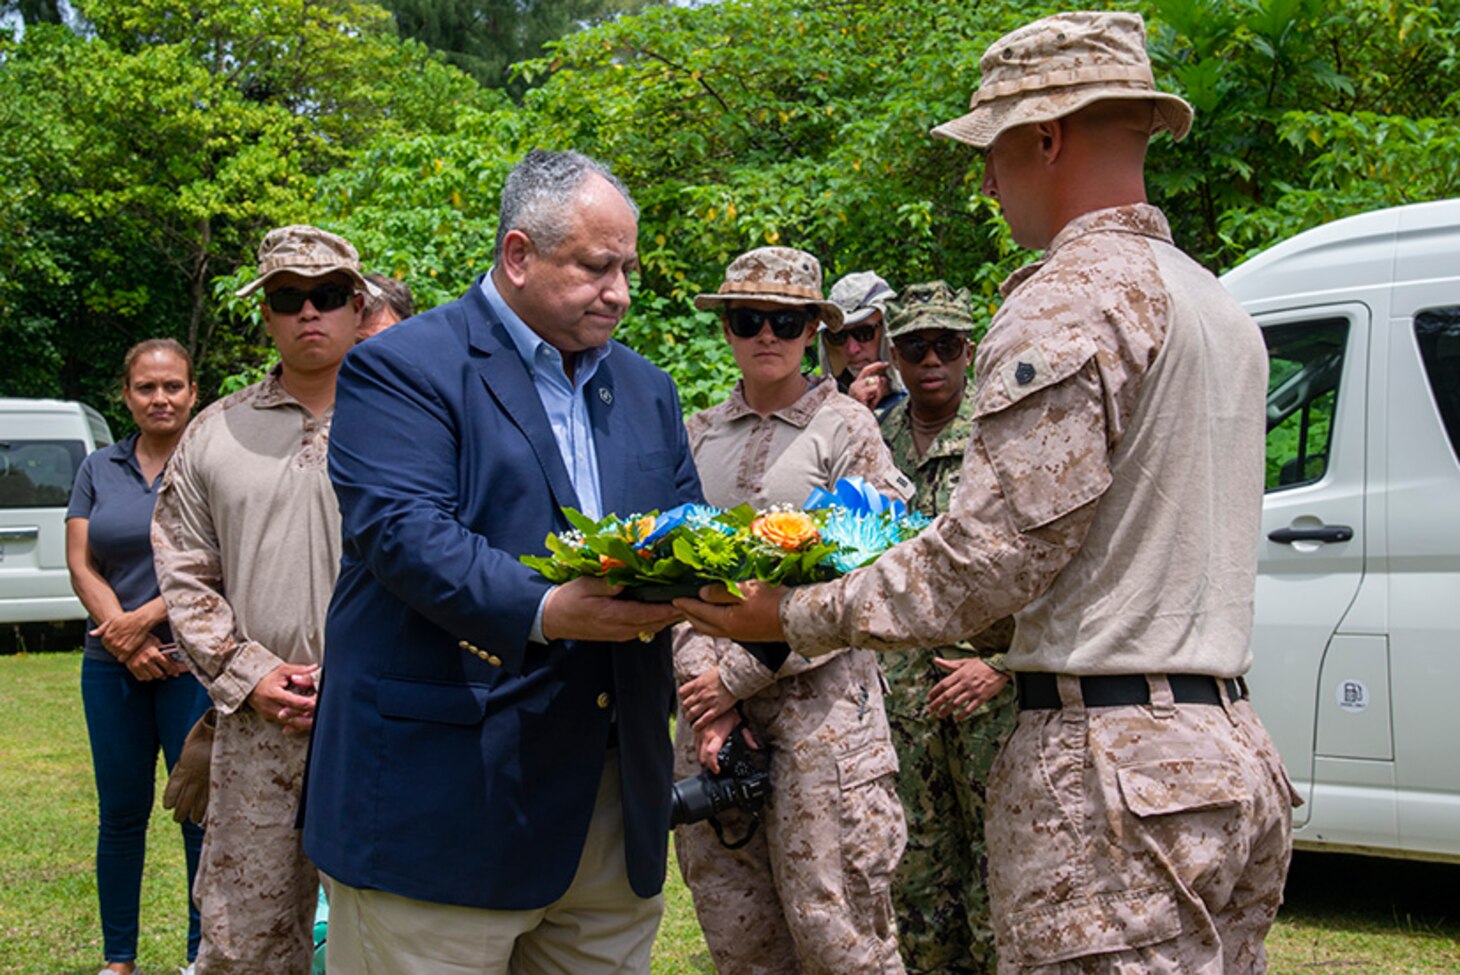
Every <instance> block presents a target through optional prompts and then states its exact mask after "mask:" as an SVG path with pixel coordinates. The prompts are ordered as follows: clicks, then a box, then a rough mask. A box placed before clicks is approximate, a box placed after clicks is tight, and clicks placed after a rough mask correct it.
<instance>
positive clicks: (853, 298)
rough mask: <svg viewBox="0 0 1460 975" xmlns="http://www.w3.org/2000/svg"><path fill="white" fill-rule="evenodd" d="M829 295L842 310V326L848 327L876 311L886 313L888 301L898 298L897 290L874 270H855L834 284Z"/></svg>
mask: <svg viewBox="0 0 1460 975" xmlns="http://www.w3.org/2000/svg"><path fill="white" fill-rule="evenodd" d="M827 297H828V298H830V299H831V300H832V301H833V302H835V303H836V306H837V307H838V308H840V309H841V310H842V327H843V328H846V327H849V326H852V325H856V324H857V323H858V322H862V321H865V320H866V319H868V318H870V317H871V316H872V313H873V312H876V311H880V312H882V313H883V315H886V314H887V302H888V300H889V299H891V298H896V297H897V292H896V291H893V290H892V285H890V284H888V283H887V282H886V281H884V280H882V277H881V276H880V275H878V274H876V273H875V272H873V271H854V272H852V273H851V274H848V275H847V276H846V277H844V278H842V279H841V280H840V281H838V282H837V283H836V284H834V285H832V286H831V294H829V295H827ZM833 331H835V329H833Z"/></svg>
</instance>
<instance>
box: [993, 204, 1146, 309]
mask: <svg viewBox="0 0 1460 975" xmlns="http://www.w3.org/2000/svg"><path fill="white" fill-rule="evenodd" d="M1112 233H1113V234H1135V235H1137V236H1140V237H1151V238H1154V239H1156V240H1160V241H1164V242H1166V243H1168V244H1169V243H1171V242H1172V240H1171V225H1170V224H1169V223H1167V221H1166V215H1165V214H1164V213H1162V212H1161V211H1160V210H1158V209H1156V208H1155V207H1153V206H1151V205H1150V204H1149V203H1132V204H1129V205H1127V206H1120V207H1110V208H1108V209H1105V210H1092V211H1090V212H1089V213H1082V214H1080V215H1079V216H1078V217H1076V218H1075V219H1073V220H1071V221H1070V222H1069V223H1067V224H1065V225H1064V227H1063V228H1062V229H1061V230H1060V232H1059V233H1057V234H1055V235H1054V240H1051V241H1050V242H1049V246H1048V247H1046V248H1045V250H1044V257H1042V258H1041V259H1040V260H1038V261H1035V262H1034V263H1033V264H1026V265H1024V266H1023V267H1021V268H1020V269H1019V270H1017V271H1015V272H1014V273H1013V274H1011V275H1009V276H1008V278H1006V279H1005V280H1004V283H1003V284H1001V285H1000V286H999V293H1000V294H1002V295H1003V296H1004V297H1005V298H1007V297H1008V296H1009V293H1010V292H1011V291H1013V290H1014V289H1015V288H1017V287H1018V286H1019V285H1021V284H1023V283H1024V282H1025V281H1026V280H1028V279H1029V278H1030V277H1031V276H1032V275H1034V274H1035V273H1036V272H1037V271H1038V270H1039V269H1040V268H1042V267H1044V265H1045V264H1046V263H1048V262H1049V259H1050V258H1051V257H1053V256H1054V255H1055V254H1056V253H1057V252H1058V251H1059V249H1060V248H1061V247H1064V246H1065V245H1067V244H1069V243H1070V242H1071V241H1074V240H1078V239H1080V238H1081V237H1086V236H1088V235H1090V234H1112Z"/></svg>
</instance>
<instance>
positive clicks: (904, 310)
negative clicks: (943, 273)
mask: <svg viewBox="0 0 1460 975" xmlns="http://www.w3.org/2000/svg"><path fill="white" fill-rule="evenodd" d="M971 304H972V297H971V296H970V295H969V293H968V292H967V291H966V290H964V289H963V288H959V289H958V290H956V291H955V290H954V289H953V288H951V287H949V286H948V285H947V284H945V283H944V282H942V281H929V282H927V283H926V284H911V285H908V286H907V287H906V288H904V289H903V292H902V297H901V298H899V299H898V300H896V301H889V302H888V303H887V337H888V338H889V339H895V338H897V337H898V336H899V335H907V334H908V333H909V332H920V331H922V330H923V329H925V328H942V329H947V330H948V331H950V332H962V333H965V334H966V333H968V332H972V331H973V313H972V312H971V311H970V310H969V308H970V306H971Z"/></svg>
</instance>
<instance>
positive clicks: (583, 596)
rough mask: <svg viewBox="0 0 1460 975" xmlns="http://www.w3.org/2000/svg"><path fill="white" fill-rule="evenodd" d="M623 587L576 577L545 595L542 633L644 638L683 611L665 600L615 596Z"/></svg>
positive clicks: (587, 637) (570, 637)
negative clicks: (661, 601)
mask: <svg viewBox="0 0 1460 975" xmlns="http://www.w3.org/2000/svg"><path fill="white" fill-rule="evenodd" d="M623 588H624V587H623V586H610V585H609V584H608V583H606V582H604V581H603V580H602V579H594V578H592V577H591V576H579V577H578V578H577V579H574V580H573V581H572V582H565V583H563V584H562V585H561V586H558V587H557V588H556V589H554V590H552V592H550V593H549V594H548V597H547V602H546V603H545V604H544V605H543V607H542V635H543V636H545V637H547V638H548V639H549V640H606V641H608V642H610V643H619V642H622V641H624V640H632V639H634V638H635V637H639V638H643V639H648V638H649V637H652V636H653V634H655V633H658V632H659V631H660V630H662V629H664V628H665V627H666V626H671V625H673V624H675V623H678V622H679V621H680V620H682V619H684V614H683V613H681V612H680V611H679V610H677V609H675V608H674V607H673V606H670V605H668V604H666V603H640V602H635V601H634V600H632V599H615V598H614V597H615V596H617V595H618V594H619V593H621V592H623Z"/></svg>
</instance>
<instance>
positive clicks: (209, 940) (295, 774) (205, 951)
mask: <svg viewBox="0 0 1460 975" xmlns="http://www.w3.org/2000/svg"><path fill="white" fill-rule="evenodd" d="M308 749H309V736H308V735H286V734H285V733H284V728H283V726H282V725H278V724H275V723H273V722H272V721H268V720H266V719H265V718H263V717H261V716H260V715H259V714H258V713H257V712H255V711H254V710H253V709H252V708H248V707H245V708H241V709H240V710H238V711H236V712H234V713H233V714H220V715H219V716H218V729H217V731H216V733H215V734H214V738H213V764H212V769H211V771H210V773H209V785H208V789H209V799H208V817H207V824H206V825H207V832H206V833H205V834H204V835H203V855H202V862H201V863H200V864H199V866H198V876H197V879H196V880H195V881H194V882H193V899H194V900H196V901H197V902H198V911H199V912H200V914H201V915H202V928H203V943H202V946H201V947H200V948H199V949H198V959H197V966H198V967H197V971H198V975H256V973H259V972H268V973H269V975H308V973H309V966H310V957H311V955H312V953H313V950H314V909H315V904H316V902H317V900H318V897H319V872H318V871H317V870H315V869H314V864H312V863H310V861H309V858H308V857H306V856H305V855H304V846H303V844H302V841H301V838H300V832H299V830H297V829H295V828H294V815H295V813H296V812H297V811H298V808H299V790H300V787H301V786H302V785H303V782H304V758H305V753H306V752H307V751H308Z"/></svg>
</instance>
